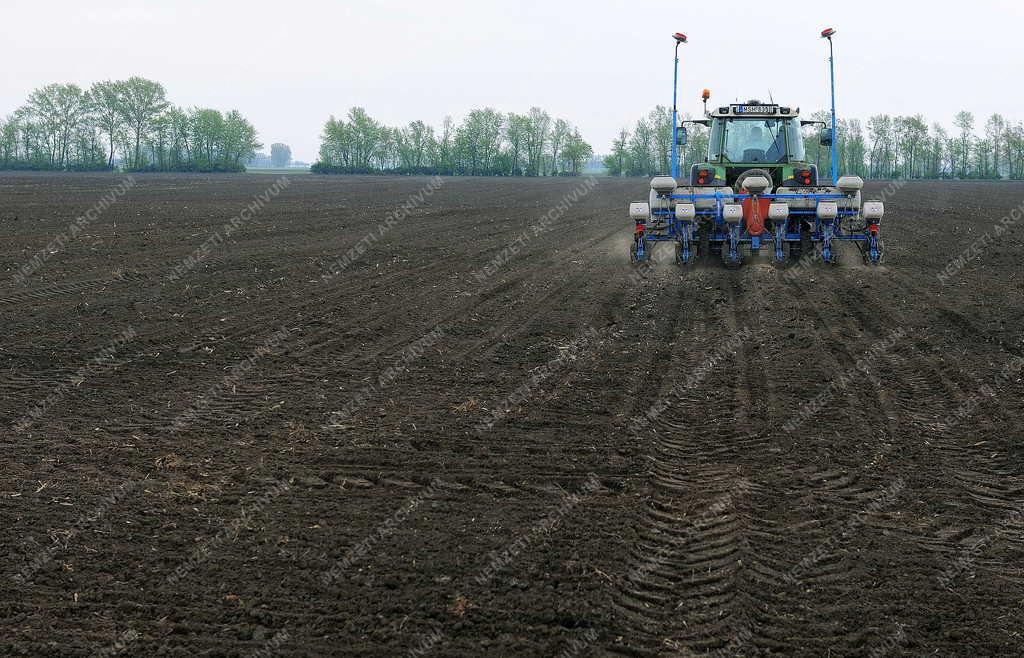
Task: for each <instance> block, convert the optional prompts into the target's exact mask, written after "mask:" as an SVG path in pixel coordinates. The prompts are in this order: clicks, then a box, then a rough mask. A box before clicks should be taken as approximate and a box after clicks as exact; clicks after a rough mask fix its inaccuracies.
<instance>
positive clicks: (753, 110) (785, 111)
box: [708, 101, 800, 119]
mask: <svg viewBox="0 0 1024 658" xmlns="http://www.w3.org/2000/svg"><path fill="white" fill-rule="evenodd" d="M708 115H709V116H711V117H715V118H717V117H729V118H737V119H746V118H751V119H753V118H758V119H760V118H766V119H793V118H796V117H798V116H800V108H799V107H782V106H780V105H778V104H777V103H762V102H761V101H747V102H746V103H732V104H730V105H727V106H726V105H723V106H722V107H719V108H717V109H714V110H711V111H710V112H708Z"/></svg>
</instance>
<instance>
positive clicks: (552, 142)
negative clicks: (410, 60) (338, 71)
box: [312, 107, 593, 176]
mask: <svg viewBox="0 0 1024 658" xmlns="http://www.w3.org/2000/svg"><path fill="white" fill-rule="evenodd" d="M320 139H321V141H320V159H319V161H318V162H317V163H316V164H315V165H313V168H312V170H313V171H314V172H316V173H332V174H377V173H398V174H423V175H426V174H430V175H435V174H446V175H464V176H553V175H562V174H565V175H578V174H579V173H580V172H581V171H582V169H583V166H584V164H585V163H586V161H587V159H588V158H589V157H590V156H591V155H592V154H593V149H592V148H591V147H590V145H589V144H587V143H586V141H585V140H584V139H583V138H582V136H581V135H580V133H579V130H577V129H576V128H574V127H573V126H572V125H571V124H569V123H568V122H566V121H564V120H561V119H558V120H555V121H554V122H552V120H551V117H550V115H549V114H548V113H547V112H544V111H543V110H541V109H540V108H536V107H535V108H531V109H530V111H529V112H528V113H527V114H524V115H519V114H508V115H506V114H502V113H501V112H498V111H497V110H494V109H492V108H483V109H475V110H472V111H470V112H469V114H467V115H466V118H465V119H463V121H462V123H461V124H459V125H456V124H455V122H454V121H453V120H452V119H451V118H450V117H449V118H446V119H445V120H444V122H443V124H442V125H441V127H440V128H439V129H438V130H435V129H434V128H433V127H431V126H428V125H426V124H425V123H423V122H422V121H413V122H412V123H410V124H409V125H407V126H405V127H404V128H391V127H388V126H385V125H383V124H382V123H380V122H378V121H376V120H374V119H373V118H371V117H370V116H369V115H368V114H367V113H366V111H365V110H364V109H363V108H360V107H354V108H352V109H351V110H349V113H348V115H347V117H346V118H345V119H337V118H335V117H333V116H332V117H331V118H330V119H328V120H327V123H326V124H325V125H324V130H323V133H322V134H321V138H320Z"/></svg>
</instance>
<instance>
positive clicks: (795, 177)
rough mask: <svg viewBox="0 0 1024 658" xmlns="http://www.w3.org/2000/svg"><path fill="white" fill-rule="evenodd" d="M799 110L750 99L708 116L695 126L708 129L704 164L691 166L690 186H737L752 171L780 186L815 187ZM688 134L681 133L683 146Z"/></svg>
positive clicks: (815, 180) (814, 177)
mask: <svg viewBox="0 0 1024 658" xmlns="http://www.w3.org/2000/svg"><path fill="white" fill-rule="evenodd" d="M799 114H800V109H799V108H795V109H794V108H790V107H783V106H780V105H777V104H774V103H770V104H768V103H762V102H760V101H756V100H752V101H748V102H747V103H736V104H732V105H728V106H722V107H719V108H717V109H714V110H712V111H709V112H707V119H704V120H700V121H693V122H692V123H697V124H701V125H704V126H707V127H708V128H710V132H709V135H708V149H707V153H706V162H704V163H698V164H695V165H693V167H692V168H691V171H690V184H691V185H700V186H711V187H725V186H730V187H732V186H735V185H736V183H737V181H738V180H739V179H740V178H741V177H743V175H744V174H746V173H747V172H748V171H751V170H758V171H757V172H756V173H757V174H758V175H762V176H766V177H768V178H769V179H770V180H771V182H772V184H773V185H774V186H776V187H781V186H808V187H810V186H815V185H817V184H818V171H817V167H816V166H814V165H813V164H810V163H807V162H806V154H805V150H804V140H803V135H802V134H801V131H800V128H801V126H802V125H804V124H803V123H802V122H801V121H800V118H799ZM685 134H686V132H685V129H683V130H682V131H681V135H683V138H682V141H685V139H686V138H685Z"/></svg>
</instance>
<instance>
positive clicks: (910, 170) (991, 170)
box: [604, 105, 1024, 180]
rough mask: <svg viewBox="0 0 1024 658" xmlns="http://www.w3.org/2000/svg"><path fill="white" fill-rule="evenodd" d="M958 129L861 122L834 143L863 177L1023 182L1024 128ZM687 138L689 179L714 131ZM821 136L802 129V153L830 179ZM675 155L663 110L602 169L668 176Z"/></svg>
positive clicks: (625, 139) (915, 119) (619, 141)
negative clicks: (1002, 179)
mask: <svg viewBox="0 0 1024 658" xmlns="http://www.w3.org/2000/svg"><path fill="white" fill-rule="evenodd" d="M804 118H805V119H812V120H817V121H825V122H829V121H830V114H829V112H828V111H825V110H822V111H819V112H815V113H814V114H812V115H811V116H809V117H804ZM953 125H954V127H955V130H954V131H949V130H947V129H946V127H944V126H943V125H942V124H940V123H937V122H932V123H929V122H928V121H927V120H926V119H925V118H924V117H923V116H922V115H920V114H918V115H914V116H891V115H888V114H878V115H875V116H872V117H871V118H870V119H868V121H867V123H866V124H865V123H864V122H862V121H861V120H860V119H840V120H839V121H838V123H837V126H836V137H837V139H836V141H835V143H836V151H837V155H838V157H839V168H840V170H841V171H842V172H843V173H849V174H856V175H858V176H862V177H865V178H909V179H938V178H960V179H977V180H985V179H999V178H1009V179H1012V180H1024V122H1020V121H1018V122H1016V123H1013V122H1011V121H1010V120H1008V119H1006V118H1005V117H1003V116H1002V115H1000V114H993V115H992V116H991V117H989V118H988V120H987V121H986V122H985V125H984V127H983V129H982V133H981V134H978V132H977V130H976V120H975V117H974V114H972V113H971V112H967V111H963V112H959V113H957V114H956V116H955V117H954V120H953ZM687 132H688V140H687V141H688V143H687V144H686V146H684V147H680V163H681V164H680V171H681V172H684V173H685V172H689V169H690V167H691V166H692V165H693V164H695V163H700V162H703V161H704V158H705V157H706V153H707V146H708V132H709V131H708V129H707V128H705V127H703V126H699V125H693V124H687ZM818 135H819V133H818V128H816V127H806V128H804V131H803V137H804V148H805V150H806V153H807V160H808V161H809V162H814V163H816V164H817V165H818V169H819V171H821V172H827V171H828V170H829V166H830V162H831V155H830V153H829V149H828V147H824V146H821V144H820V142H819V138H818ZM671 153H672V114H671V111H670V110H669V109H668V108H666V107H664V106H660V105H659V106H657V107H655V108H654V109H653V110H652V111H651V112H650V113H648V114H647V115H646V116H644V117H642V118H640V119H639V120H638V121H637V122H636V124H635V125H634V126H633V127H632V129H629V128H623V129H622V130H621V131H620V132H619V134H618V135H617V136H616V138H615V140H614V141H613V143H612V150H611V153H610V154H609V155H607V156H605V157H604V165H605V168H606V169H607V170H608V172H609V173H610V174H611V175H613V176H653V175H657V174H659V173H664V172H667V171H669V168H670V158H671Z"/></svg>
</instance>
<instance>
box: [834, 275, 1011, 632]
mask: <svg viewBox="0 0 1024 658" xmlns="http://www.w3.org/2000/svg"><path fill="white" fill-rule="evenodd" d="M892 279H893V283H894V284H895V286H896V287H898V288H900V289H901V290H902V291H903V292H904V294H906V295H907V296H908V298H919V299H927V298H928V297H927V296H924V294H923V291H921V290H920V289H919V288H917V286H915V285H914V284H913V283H909V282H905V281H902V280H901V279H902V277H900V276H896V277H892ZM858 302H860V303H864V302H865V300H864V299H863V298H862V297H858V296H857V295H854V298H853V299H851V300H850V301H848V302H847V304H848V305H854V306H856V305H857V303H858ZM937 313H938V314H939V315H940V317H944V316H948V315H949V314H950V313H956V311H955V310H951V309H948V308H946V307H944V306H942V305H941V304H940V305H938V306H937ZM878 314H879V315H880V316H881V317H883V318H888V320H889V322H890V323H892V322H895V321H896V319H895V318H894V316H893V314H892V313H891V312H889V311H887V310H882V309H879V311H878ZM865 319H870V318H865ZM968 324H970V323H969V322H968ZM961 326H962V325H961ZM970 326H971V327H972V328H973V325H970ZM979 338H981V337H979ZM942 341H943V338H942V337H941V336H935V337H928V336H926V337H924V338H922V339H919V340H915V341H914V343H913V345H912V348H913V359H912V367H913V368H915V370H916V371H917V372H918V373H921V372H928V373H931V375H930V376H929V377H927V378H924V381H925V382H927V383H932V384H934V383H936V382H941V384H942V386H941V387H939V390H944V391H945V396H943V397H941V398H939V399H936V392H937V391H936V388H935V387H934V386H933V387H932V388H931V390H930V391H919V392H918V395H916V396H915V398H914V403H915V404H917V405H921V403H922V401H923V400H933V401H934V402H933V407H932V409H933V410H932V413H935V414H936V415H935V416H934V417H933V420H932V422H931V423H928V424H927V425H926V426H924V427H922V428H921V429H920V435H921V438H920V439H919V441H920V444H921V447H920V448H919V450H918V451H917V454H919V455H921V458H915V459H914V460H913V461H914V462H915V464H918V465H919V466H917V469H916V470H917V471H919V473H918V475H919V476H924V475H927V476H928V477H929V482H928V488H927V490H926V492H923V493H922V494H921V496H922V497H924V498H927V499H929V500H931V501H933V503H934V505H935V506H936V507H939V508H945V510H946V511H945V513H943V514H942V515H939V516H938V517H935V516H933V515H932V516H930V518H928V520H927V522H926V523H924V524H921V525H920V526H919V527H916V528H914V529H913V530H910V529H905V528H899V529H898V532H901V533H902V534H903V536H904V537H905V538H906V541H907V542H908V543H910V544H911V545H912V546H913V547H914V548H915V549H916V550H917V551H918V552H919V553H921V554H922V555H919V556H915V559H914V560H912V561H910V562H911V563H910V564H909V565H908V566H907V567H906V570H907V572H908V573H909V574H910V576H911V577H912V578H914V580H913V583H912V586H913V587H914V589H915V590H916V591H918V592H926V591H928V592H930V593H931V596H933V597H936V599H939V600H941V599H949V600H952V601H954V602H955V605H957V606H958V607H959V606H964V597H963V596H957V597H955V598H953V597H950V595H949V593H948V592H947V591H945V590H944V589H943V588H942V587H941V586H940V584H939V579H940V578H941V577H942V576H943V574H944V573H945V572H946V570H947V569H949V568H951V567H952V566H953V565H955V563H956V560H958V558H960V556H963V555H966V554H969V553H970V552H971V550H972V547H973V546H974V545H975V544H976V543H977V542H979V541H987V540H988V539H989V537H990V536H991V533H993V532H999V531H997V530H996V529H1001V528H1002V526H1003V524H1004V523H1005V522H1006V519H1007V518H1009V517H1010V515H1011V514H1013V513H1014V512H1017V511H1020V510H1022V509H1024V477H1022V469H1021V465H1020V464H1021V462H1020V461H1019V459H1014V458H1013V457H1012V439H1011V442H1010V443H1008V442H1007V438H1008V435H1007V433H1006V432H1005V430H1003V429H1002V428H1006V427H1014V426H1016V425H1017V424H1019V418H1018V417H1017V415H1016V414H1014V413H1013V411H1012V410H1011V409H1009V408H1008V404H1007V403H1006V401H1005V400H1004V399H1003V396H1002V395H1000V394H999V393H998V392H997V394H996V396H995V397H994V398H992V399H989V400H987V401H986V402H988V403H989V404H984V406H982V407H979V408H978V409H975V410H974V412H973V413H972V414H971V416H970V417H968V418H966V419H964V420H963V421H961V422H960V424H954V426H953V427H946V426H945V425H944V424H943V423H941V422H938V421H939V419H942V418H944V417H946V416H947V415H948V414H950V413H951V412H952V411H953V410H955V409H956V408H957V406H958V405H960V404H962V403H965V402H966V401H967V400H968V399H969V397H970V391H971V390H972V389H974V390H977V388H978V387H979V384H978V383H977V382H975V381H974V380H973V379H972V377H971V375H969V374H968V369H967V368H965V367H957V366H955V365H949V364H947V358H946V355H953V354H956V352H955V351H954V350H953V349H952V347H953V346H952V345H947V344H945V343H944V342H942ZM991 342H992V341H989V340H981V341H977V345H975V346H974V349H972V348H971V347H969V348H968V349H966V350H964V357H963V358H970V359H972V361H973V363H972V365H975V364H977V363H983V362H984V361H985V360H986V359H984V357H985V356H986V355H987V354H988V353H987V352H986V353H981V354H971V352H972V351H980V346H981V345H988V344H990V343H991ZM995 347H996V350H997V351H998V352H999V353H1000V357H1001V360H1003V361H1006V360H1008V359H1009V358H1011V357H1012V356H1015V355H1014V354H1013V352H1010V351H1007V350H1006V347H1005V346H1004V345H1001V344H997V345H996V346H995ZM919 381H920V377H919ZM979 417H984V418H985V419H986V420H987V421H988V422H989V423H990V425H991V426H993V428H994V429H995V431H994V432H989V431H985V430H983V429H981V428H978V427H976V426H974V423H973V422H972V418H979ZM977 439H984V440H980V441H979V440H977ZM926 453H932V455H926ZM933 455H937V456H939V459H935V457H934V456H933ZM916 456H917V455H915V457H916ZM926 456H931V460H930V461H931V462H932V463H936V462H937V465H936V466H933V467H930V468H922V467H921V466H920V464H924V463H928V462H927V461H926V460H925V457H926ZM999 535H1000V542H1001V548H1002V549H1003V550H1004V556H1003V558H1002V559H989V558H986V557H984V555H983V556H982V560H981V561H983V562H984V568H985V570H986V571H987V574H988V575H989V576H990V577H994V578H997V579H1002V580H1003V581H1004V582H1007V583H1015V584H1017V585H1018V589H1017V592H1018V594H1019V593H1020V589H1019V585H1020V584H1021V578H1020V570H1019V568H1017V567H1016V565H1018V564H1020V562H1021V560H1022V559H1024V550H1022V549H1024V544H1022V542H1021V541H1020V540H1019V538H1016V539H1015V538H1014V537H1012V535H1006V534H1004V533H1001V532H999ZM988 551H992V552H994V547H992V546H989V547H988V548H987V551H986V552H988ZM981 561H979V562H981ZM990 596H991V595H990ZM1004 596H1005V599H1004V600H1003V601H1002V603H1001V604H1000V605H1005V606H1011V605H1013V602H1014V601H1015V600H1017V598H1016V597H1015V596H1014V595H1013V593H1012V591H1008V592H1006V593H1005V594H1004ZM993 603H994V602H993ZM964 607H968V608H969V606H964ZM965 614H966V612H965Z"/></svg>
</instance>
